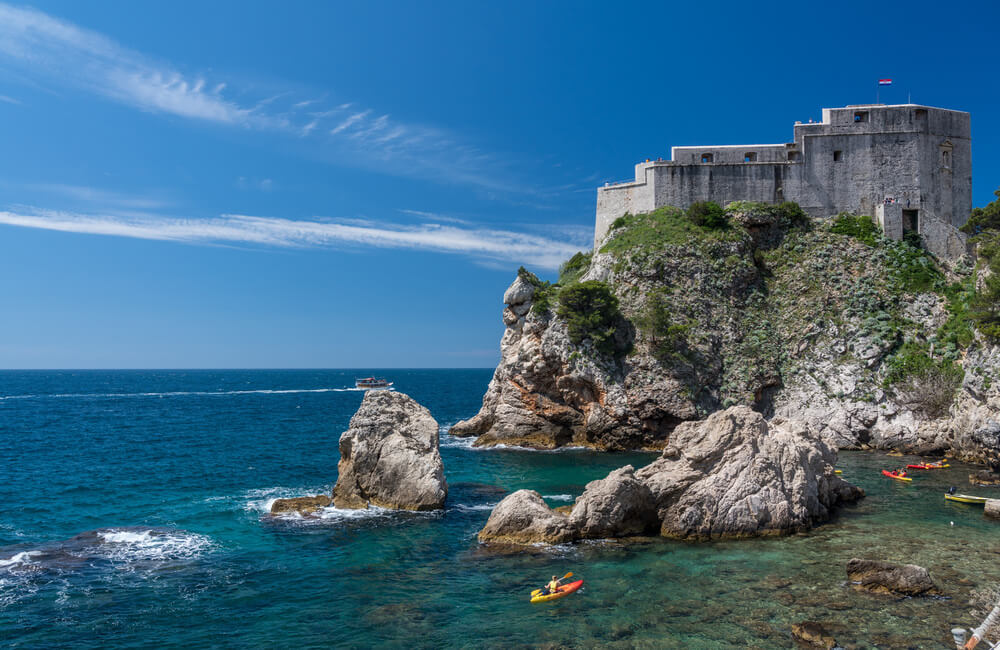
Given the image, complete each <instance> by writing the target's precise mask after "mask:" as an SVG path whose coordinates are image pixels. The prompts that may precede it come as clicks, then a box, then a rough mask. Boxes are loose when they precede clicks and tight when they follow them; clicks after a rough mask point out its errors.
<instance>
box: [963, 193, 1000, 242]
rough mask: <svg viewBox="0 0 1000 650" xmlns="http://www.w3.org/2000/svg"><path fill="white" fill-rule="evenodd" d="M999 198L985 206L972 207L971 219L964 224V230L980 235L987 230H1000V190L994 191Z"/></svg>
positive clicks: (967, 232) (970, 233)
mask: <svg viewBox="0 0 1000 650" xmlns="http://www.w3.org/2000/svg"><path fill="white" fill-rule="evenodd" d="M993 195H994V196H996V197H997V198H996V199H995V200H993V201H991V202H989V203H988V204H986V207H984V208H972V214H971V215H970V216H969V220H968V221H966V222H965V225H964V226H962V232H964V233H966V234H969V235H979V234H981V233H984V232H987V231H994V232H1000V190H997V191H995V192H993Z"/></svg>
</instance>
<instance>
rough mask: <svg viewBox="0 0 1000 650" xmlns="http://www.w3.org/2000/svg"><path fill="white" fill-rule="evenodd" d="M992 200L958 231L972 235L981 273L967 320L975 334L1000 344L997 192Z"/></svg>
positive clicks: (999, 203) (999, 210) (999, 211)
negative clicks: (981, 334) (974, 328)
mask: <svg viewBox="0 0 1000 650" xmlns="http://www.w3.org/2000/svg"><path fill="white" fill-rule="evenodd" d="M994 194H995V195H996V197H997V198H996V199H995V200H994V201H992V202H991V203H989V204H987V205H986V207H983V208H975V209H974V210H973V211H972V216H971V217H970V218H969V221H968V223H966V224H965V225H964V226H963V227H962V230H963V231H965V232H966V233H968V234H970V235H973V238H972V241H973V242H974V243H975V245H976V251H977V255H978V257H979V265H980V268H979V269H977V270H978V271H982V275H983V278H982V281H981V283H980V286H979V287H977V291H976V292H975V295H974V296H973V298H972V300H971V302H970V310H969V312H970V317H971V319H972V320H973V321H974V322H975V323H976V326H977V327H978V329H979V331H980V332H982V333H983V335H984V336H986V337H987V338H989V339H990V340H992V341H994V342H998V341H1000V190H997V191H996V192H994Z"/></svg>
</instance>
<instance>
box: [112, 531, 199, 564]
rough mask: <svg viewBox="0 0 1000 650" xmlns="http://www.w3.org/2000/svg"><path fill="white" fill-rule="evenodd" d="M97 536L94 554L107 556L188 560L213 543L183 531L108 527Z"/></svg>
mask: <svg viewBox="0 0 1000 650" xmlns="http://www.w3.org/2000/svg"><path fill="white" fill-rule="evenodd" d="M98 536H99V537H100V538H101V540H103V542H104V543H103V544H102V545H101V546H100V547H99V548H98V549H97V551H96V552H97V554H99V555H102V556H104V557H106V558H107V559H109V560H114V561H121V562H132V561H135V560H191V559H194V558H197V557H200V556H201V555H202V554H203V553H205V552H206V551H208V550H210V549H211V548H212V547H214V546H215V543H214V542H213V541H212V539H211V538H209V537H207V536H205V535H199V534H198V533H190V532H186V531H163V530H153V529H149V530H135V529H131V530H130V529H109V530H106V531H102V532H100V533H99V534H98Z"/></svg>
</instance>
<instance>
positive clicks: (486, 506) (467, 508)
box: [451, 503, 497, 512]
mask: <svg viewBox="0 0 1000 650" xmlns="http://www.w3.org/2000/svg"><path fill="white" fill-rule="evenodd" d="M496 507H497V504H495V503H480V504H477V505H472V506H470V505H466V504H464V503H457V504H455V505H453V506H452V507H451V509H452V510H458V511H459V512H476V511H478V510H492V509H493V508H496Z"/></svg>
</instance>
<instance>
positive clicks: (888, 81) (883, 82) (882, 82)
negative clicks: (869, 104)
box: [878, 79, 892, 86]
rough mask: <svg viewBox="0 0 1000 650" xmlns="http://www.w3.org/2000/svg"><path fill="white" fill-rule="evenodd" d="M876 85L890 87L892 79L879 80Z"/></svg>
mask: <svg viewBox="0 0 1000 650" xmlns="http://www.w3.org/2000/svg"><path fill="white" fill-rule="evenodd" d="M878 85H880V86H891V85H892V79H879V80H878Z"/></svg>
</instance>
